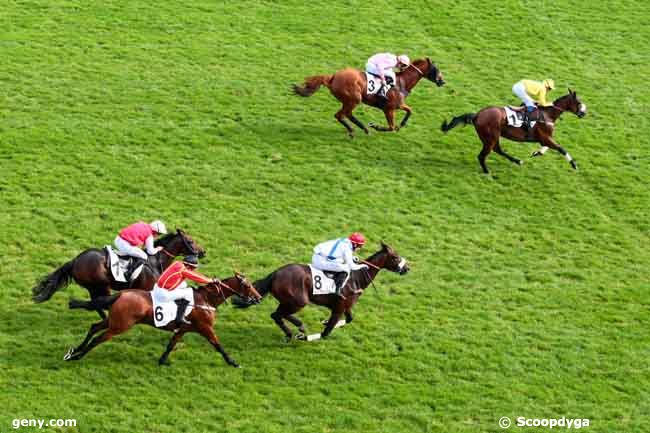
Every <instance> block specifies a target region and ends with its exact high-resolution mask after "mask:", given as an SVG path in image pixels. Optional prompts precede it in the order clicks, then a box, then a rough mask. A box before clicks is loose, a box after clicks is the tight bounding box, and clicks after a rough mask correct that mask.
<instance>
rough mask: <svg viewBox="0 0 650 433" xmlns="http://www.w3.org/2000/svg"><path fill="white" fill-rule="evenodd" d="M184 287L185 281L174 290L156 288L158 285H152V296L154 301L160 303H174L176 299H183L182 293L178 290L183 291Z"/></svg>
mask: <svg viewBox="0 0 650 433" xmlns="http://www.w3.org/2000/svg"><path fill="white" fill-rule="evenodd" d="M186 287H187V283H186V282H185V281H183V282H182V283H181V284H179V285H178V287H176V288H175V289H174V290H167V289H163V288H160V287H158V284H154V286H153V292H154V293H153V295H155V296H156V299H158V300H159V301H161V302H174V301H175V300H176V299H180V298H182V297H183V291H182V290H179V289H184V288H186Z"/></svg>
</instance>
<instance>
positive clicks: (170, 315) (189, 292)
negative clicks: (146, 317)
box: [150, 285, 194, 328]
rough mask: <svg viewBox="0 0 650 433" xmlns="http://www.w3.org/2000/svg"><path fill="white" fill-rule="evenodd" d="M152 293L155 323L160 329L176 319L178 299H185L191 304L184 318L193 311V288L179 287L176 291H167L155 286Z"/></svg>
mask: <svg viewBox="0 0 650 433" xmlns="http://www.w3.org/2000/svg"><path fill="white" fill-rule="evenodd" d="M150 293H151V301H152V302H153V322H154V325H156V327H158V328H160V327H161V326H165V325H167V324H168V323H169V322H171V321H172V320H174V319H176V311H177V310H178V306H177V305H176V303H175V302H174V301H175V300H176V299H185V300H187V301H188V302H189V305H188V306H187V308H186V309H185V315H184V316H183V317H187V316H188V315H189V314H190V313H191V312H192V310H193V306H194V290H193V289H192V288H191V287H177V288H176V289H174V290H166V289H161V288H160V287H158V285H155V286H153V290H152V291H151V292H150Z"/></svg>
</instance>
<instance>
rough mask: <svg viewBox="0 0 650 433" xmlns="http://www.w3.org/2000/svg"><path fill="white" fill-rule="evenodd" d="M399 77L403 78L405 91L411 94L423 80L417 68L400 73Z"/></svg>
mask: <svg viewBox="0 0 650 433" xmlns="http://www.w3.org/2000/svg"><path fill="white" fill-rule="evenodd" d="M398 77H399V78H401V80H402V83H403V86H404V89H405V90H406V91H407V92H409V93H410V92H411V90H412V89H413V88H414V87H415V86H416V84H418V83H419V82H420V80H421V79H422V75H421V74H420V73H419V72H418V71H416V70H415V68H408V69H407V70H405V71H404V72H402V73H400V74H399V75H398Z"/></svg>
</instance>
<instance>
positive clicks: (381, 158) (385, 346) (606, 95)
mask: <svg viewBox="0 0 650 433" xmlns="http://www.w3.org/2000/svg"><path fill="white" fill-rule="evenodd" d="M649 19H650V6H648V3H647V2H642V1H611V2H600V3H598V4H593V3H584V2H583V3H576V2H569V1H564V0H563V1H554V2H550V1H542V2H519V1H509V0H508V1H499V2H493V1H488V2H474V1H472V2H439V1H435V2H425V1H412V2H405V3H396V2H388V1H383V0H378V1H375V2H372V3H371V2H356V1H346V2H343V1H335V2H327V3H325V2H323V3H305V2H300V1H283V2H277V3H276V2H244V1H230V2H227V3H226V2H224V3H221V2H211V1H207V0H188V1H184V2H167V1H163V2H143V1H131V2H127V1H110V2H99V1H92V2H91V1H72V0H70V1H63V0H51V1H11V0H10V1H6V2H4V3H3V4H2V5H0V28H1V29H2V31H1V32H0V59H2V66H0V98H1V99H0V150H1V152H0V196H1V197H2V198H1V199H0V203H1V204H2V207H3V211H2V212H1V213H0V227H1V228H0V245H2V253H1V256H2V259H1V260H0V293H1V297H0V300H1V301H0V347H1V348H2V349H1V351H0V388H1V389H2V392H1V394H0V407H1V408H2V410H0V432H5V431H13V428H12V420H14V419H28V418H41V419H50V418H61V419H76V420H77V427H76V428H68V429H67V430H66V429H60V430H57V429H54V428H50V429H49V430H50V431H70V432H72V431H79V432H102V433H103V432H125V433H126V432H129V433H132V432H160V433H167V432H169V433H172V432H173V433H178V432H206V431H224V432H225V431H228V432H269V433H271V432H278V433H279V432H283V433H284V432H305V433H314V432H448V433H455V432H462V433H465V432H468V433H469V432H476V433H479V432H481V433H483V432H497V431H503V430H501V429H500V428H499V425H498V420H499V418H500V417H502V416H508V417H510V418H512V419H513V421H514V419H515V418H516V417H519V416H523V417H526V418H561V417H562V416H564V417H566V418H572V419H573V418H589V419H590V421H591V422H590V426H589V427H588V428H586V429H585V430H587V431H589V432H594V433H595V432H617V433H632V432H647V431H649V430H650V427H648V426H649V425H650V415H649V413H650V396H649V389H650V380H649V379H648V359H649V357H650V335H649V333H648V327H649V326H650V319H649V312H650V311H649V307H650V301H649V298H648V289H649V288H650V284H649V282H648V264H649V261H650V253H649V252H648V243H649V241H650V224H649V222H648V210H647V209H648V205H649V204H650V195H649V194H648V181H650V169H649V168H648V162H649V161H650V154H649V153H648V148H649V147H648V146H649V145H650V143H649V140H648V134H650V121H649V120H648V115H647V113H648V111H649V109H650V93H649V92H648V87H647V79H648V75H649V74H650V68H649V66H648V64H649V63H650V50H649V47H650V26H648V25H647V23H648V21H649ZM380 51H392V52H398V53H402V52H405V53H407V54H409V55H410V56H411V58H419V57H425V56H429V57H431V59H433V60H434V61H435V62H436V63H437V64H438V66H439V67H440V69H441V70H442V72H443V73H444V74H445V79H446V80H447V85H446V86H445V87H443V88H437V87H435V85H434V84H432V83H430V82H426V81H423V82H421V83H420V84H419V85H418V87H417V88H416V89H415V91H414V92H413V94H412V95H411V96H410V97H409V99H408V102H409V104H410V105H411V106H412V107H413V109H414V114H413V117H412V118H411V121H410V123H409V125H408V126H407V127H406V128H405V129H403V130H401V131H400V132H398V133H391V134H381V133H372V134H371V135H369V136H365V135H363V134H357V137H356V138H354V139H353V140H350V139H349V138H348V137H347V135H346V134H345V131H344V129H343V128H342V127H341V126H340V125H339V124H338V123H337V122H336V121H335V119H334V117H333V114H334V113H335V112H336V111H337V110H338V108H339V105H338V102H337V101H336V100H335V99H334V98H333V97H332V96H331V95H329V92H328V91H327V90H326V89H321V91H319V92H318V93H317V94H316V95H314V96H313V97H311V98H309V99H302V98H299V97H296V96H292V95H291V94H290V92H289V88H290V85H291V84H292V83H299V82H302V79H303V78H304V77H305V76H309V75H315V74H323V73H333V72H334V71H336V70H338V69H341V68H343V67H346V66H354V67H359V68H360V67H363V65H364V64H365V61H366V59H367V58H368V57H369V56H370V55H372V54H374V53H376V52H380ZM547 76H548V77H551V78H554V80H555V82H556V85H557V89H556V90H555V91H554V92H553V93H552V94H551V95H552V96H555V97H559V96H561V95H563V94H564V93H566V88H567V87H571V88H572V89H573V90H576V91H577V92H578V95H579V97H580V98H581V99H582V100H583V102H584V103H586V104H587V106H588V109H589V112H588V115H587V116H586V117H585V118H584V119H578V118H576V117H575V116H573V115H571V114H566V115H564V116H563V117H562V121H561V122H559V124H558V125H557V132H556V134H555V136H556V138H557V140H558V142H559V143H560V144H562V145H563V146H564V147H565V148H566V149H567V150H568V151H569V152H570V153H571V155H573V157H574V158H575V159H576V160H577V161H578V164H579V165H580V170H579V171H577V172H576V171H573V170H572V169H571V168H570V166H569V165H568V164H567V162H566V161H565V160H564V159H563V158H562V157H561V156H560V155H559V154H557V153H553V152H549V153H547V154H546V156H544V157H543V158H535V159H533V158H530V157H529V155H530V154H531V152H532V151H533V150H535V148H536V146H534V145H530V144H518V143H512V142H504V148H505V149H506V150H507V151H508V152H510V153H511V154H513V155H515V156H517V157H520V158H523V159H525V164H524V165H523V166H522V167H518V166H515V165H513V164H511V163H509V162H508V161H506V160H505V159H503V158H501V157H499V156H497V155H494V154H492V155H491V156H490V158H489V159H488V164H489V166H490V168H491V170H492V175H489V176H485V175H483V174H481V173H480V168H479V165H478V162H477V160H476V155H477V154H478V152H479V150H480V144H479V140H478V138H477V137H476V135H475V133H474V131H473V129H472V128H470V127H467V128H465V129H459V130H454V131H452V132H450V133H449V134H448V135H446V136H445V135H443V134H442V133H441V132H440V130H439V126H440V123H441V122H442V121H443V119H445V118H447V119H449V118H450V117H451V116H453V115H459V114H463V113H466V112H471V111H477V110H478V109H480V108H482V107H484V106H487V105H493V104H495V105H505V104H514V103H516V102H517V101H516V99H515V97H514V96H513V95H511V86H512V84H513V83H514V82H515V81H517V80H519V79H521V78H524V77H528V78H533V79H543V78H546V77H547ZM357 114H358V117H359V118H360V119H361V120H362V121H363V122H369V121H375V122H382V123H384V120H383V115H382V113H381V112H379V111H377V110H375V109H371V108H368V107H362V108H360V109H359V110H358V111H357ZM399 118H400V119H401V114H400V116H399ZM359 132H360V131H359ZM154 218H161V219H163V220H164V221H165V222H166V223H167V224H168V226H171V227H181V228H184V229H185V230H187V231H188V233H189V234H190V235H192V236H193V237H194V239H196V240H197V241H198V242H199V243H200V244H201V245H202V246H203V247H205V248H206V249H207V251H208V255H207V257H206V259H205V260H204V265H203V267H202V271H203V272H204V273H206V274H208V275H215V276H220V277H225V276H227V275H231V274H232V272H233V269H237V270H240V271H242V272H244V273H245V274H246V275H247V276H249V277H250V278H253V279H256V278H261V277H263V276H265V275H266V274H267V273H269V272H271V271H272V270H274V269H275V268H277V267H279V266H281V265H283V264H285V263H289V262H306V261H308V260H309V259H310V257H311V250H312V247H313V246H314V245H315V244H317V243H318V242H321V241H323V240H326V239H330V238H333V237H336V236H340V235H343V234H347V233H348V232H350V231H352V230H359V231H362V232H364V233H365V234H366V236H367V237H368V238H369V240H370V243H369V245H368V247H367V248H366V249H365V252H364V254H365V255H369V254H371V253H372V252H374V251H375V250H376V249H377V248H378V246H379V241H380V240H384V241H386V242H388V243H389V244H391V245H392V246H393V247H395V248H396V249H397V250H398V252H399V253H400V254H402V255H403V256H405V257H406V258H407V259H409V261H410V263H411V266H412V270H411V273H409V274H408V275H406V276H404V277H399V276H396V275H394V274H390V273H380V275H379V277H378V278H377V280H376V283H377V289H378V290H377V292H376V293H375V291H374V290H372V289H369V290H368V293H366V294H364V296H363V297H362V298H361V300H360V302H359V304H358V305H357V307H356V308H355V321H354V322H353V323H352V324H351V325H350V326H348V327H345V328H343V329H339V330H335V331H334V333H333V334H332V336H331V338H330V339H328V340H325V341H319V342H314V343H302V342H292V343H289V344H287V343H285V342H284V341H283V335H282V333H281V331H280V330H279V329H278V328H277V327H276V325H275V324H274V323H273V322H272V320H271V319H270V317H269V314H270V313H271V312H272V311H273V310H274V309H275V307H276V301H275V300H274V299H271V298H269V299H266V300H265V301H264V302H263V303H262V304H261V305H259V306H256V307H254V308H251V309H249V310H243V311H242V310H235V309H233V308H231V307H230V306H225V307H222V308H220V310H219V319H218V321H217V325H216V331H217V334H218V335H219V336H220V338H221V340H222V342H223V344H224V346H225V348H226V350H227V351H228V352H229V353H230V354H231V355H232V357H233V358H234V359H236V360H237V361H238V362H239V363H241V364H242V366H243V368H242V369H239V370H237V369H233V368H230V367H228V366H227V365H226V364H225V363H224V362H223V360H222V359H221V357H220V356H219V354H218V353H216V352H215V351H214V350H213V349H212V348H211V347H210V346H209V345H208V344H207V342H205V341H204V340H203V339H202V338H201V337H199V336H197V335H188V336H186V337H185V339H184V342H183V343H182V344H180V345H179V346H178V348H177V350H176V351H175V352H173V353H172V355H171V358H170V359H171V361H172V365H171V367H169V368H159V367H158V366H157V359H158V357H159V356H160V354H161V353H162V351H163V350H164V347H165V345H166V343H167V341H168V339H169V336H170V335H169V334H167V333H163V332H160V331H157V330H154V329H153V328H149V327H136V328H135V329H133V330H131V331H130V332H129V333H127V334H124V335H122V336H119V337H118V338H116V339H114V340H113V341H111V342H109V343H107V344H104V345H102V346H100V347H98V348H97V349H96V350H94V351H92V352H91V353H90V354H89V355H88V356H87V357H86V358H85V359H84V360H83V361H81V362H79V363H65V362H63V361H62V357H63V355H64V353H65V352H66V350H67V349H68V348H69V347H71V346H73V345H76V344H78V343H79V342H80V341H81V339H82V338H83V336H84V335H85V333H86V331H87V328H88V326H89V324H90V323H92V322H93V321H95V320H96V315H95V314H94V313H90V312H79V311H69V310H68V309H67V301H68V299H70V298H72V297H77V298H86V297H87V292H86V291H85V290H83V289H81V288H79V287H78V286H76V285H72V286H70V287H68V288H67V289H65V290H64V291H61V292H59V293H57V294H55V296H54V297H53V299H52V300H50V301H49V302H47V303H44V304H40V305H35V304H33V303H32V301H31V298H30V296H31V291H30V289H31V287H32V286H33V285H34V283H35V282H36V280H37V279H38V278H40V277H41V276H42V275H44V274H47V273H49V272H52V271H53V270H55V269H56V268H57V267H59V266H60V265H61V264H63V263H64V262H66V261H68V260H70V259H71V258H73V257H74V256H75V255H76V254H78V253H79V252H80V251H82V250H83V249H85V248H88V247H93V246H102V245H105V244H107V243H110V242H112V240H113V238H114V237H115V233H116V232H117V231H118V230H119V229H120V228H121V227H123V226H125V225H127V224H129V223H131V222H134V221H136V220H139V219H145V220H150V219H154ZM325 316H326V310H322V309H318V308H316V307H308V308H306V309H305V310H303V312H302V313H300V317H302V318H304V319H305V322H306V324H307V326H308V330H309V331H310V332H317V331H319V330H320V325H319V321H320V320H321V319H322V318H324V317H325ZM37 430H38V429H30V428H23V429H21V431H37ZM557 430H561V431H565V430H566V428H565V429H562V428H556V429H554V431H557ZM43 431H47V430H46V429H44V430H43ZM509 431H530V432H533V431H548V429H544V428H532V427H530V428H523V427H517V426H513V427H511V428H510V429H509Z"/></svg>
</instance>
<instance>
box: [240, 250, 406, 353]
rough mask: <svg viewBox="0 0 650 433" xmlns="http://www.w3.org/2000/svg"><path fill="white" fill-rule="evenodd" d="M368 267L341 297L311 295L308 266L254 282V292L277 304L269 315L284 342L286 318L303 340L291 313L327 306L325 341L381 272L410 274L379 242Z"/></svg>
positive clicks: (350, 281)
mask: <svg viewBox="0 0 650 433" xmlns="http://www.w3.org/2000/svg"><path fill="white" fill-rule="evenodd" d="M362 263H365V264H366V265H367V266H368V268H367V269H360V270H357V271H352V272H351V274H350V278H349V279H348V281H347V283H346V284H345V286H344V287H343V288H342V289H341V293H342V294H343V295H344V298H340V297H339V296H337V295H335V294H329V295H314V294H313V290H312V276H311V270H310V268H309V266H308V265H300V264H289V265H285V266H283V267H281V268H280V269H278V270H276V271H275V272H273V273H271V274H270V275H268V276H267V277H266V278H264V279H261V280H258V281H255V282H254V283H253V285H254V286H255V288H256V289H257V291H258V292H259V293H260V294H261V295H262V296H266V295H267V294H268V293H272V294H273V297H275V299H277V300H278V301H279V302H280V305H278V308H277V309H276V310H275V312H273V313H272V314H271V318H272V319H273V320H274V321H275V323H276V324H277V325H278V326H279V327H280V329H282V331H284V334H285V336H286V339H287V341H289V340H291V338H292V337H293V334H292V333H291V330H290V329H289V328H288V327H287V326H286V325H285V324H284V321H283V319H287V320H288V321H289V322H291V323H293V324H294V325H295V326H297V327H298V330H299V331H300V334H299V335H298V338H301V339H304V338H305V327H304V325H303V323H302V322H301V321H300V319H298V318H297V317H295V316H294V315H293V314H294V313H296V312H298V311H300V310H301V309H302V308H304V306H305V305H307V304H309V303H312V304H316V305H321V306H323V307H327V308H329V309H330V311H331V315H330V318H329V319H328V320H327V323H326V324H325V329H324V330H323V332H322V333H321V335H320V336H321V338H326V337H327V336H328V335H329V334H330V333H331V332H332V330H333V329H334V325H336V324H337V323H338V321H339V318H340V317H341V314H345V321H346V322H347V323H350V322H352V307H354V304H356V303H357V301H358V300H359V297H360V296H361V295H362V294H363V291H364V289H365V288H366V287H368V286H369V285H370V283H372V281H373V280H374V279H375V277H376V276H377V273H378V272H379V271H380V270H381V269H387V270H389V271H391V272H396V273H399V274H400V275H404V274H406V273H407V272H408V271H409V266H408V264H407V263H406V259H403V258H402V257H400V256H399V254H397V253H396V252H395V251H394V250H393V249H392V248H391V247H389V246H388V245H386V244H384V243H383V242H382V243H381V250H379V251H378V252H376V253H375V254H373V255H372V256H370V257H369V258H368V259H367V260H364V261H363V262H362ZM233 305H235V307H239V308H247V307H250V306H251V305H252V304H251V303H247V302H242V301H233Z"/></svg>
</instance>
